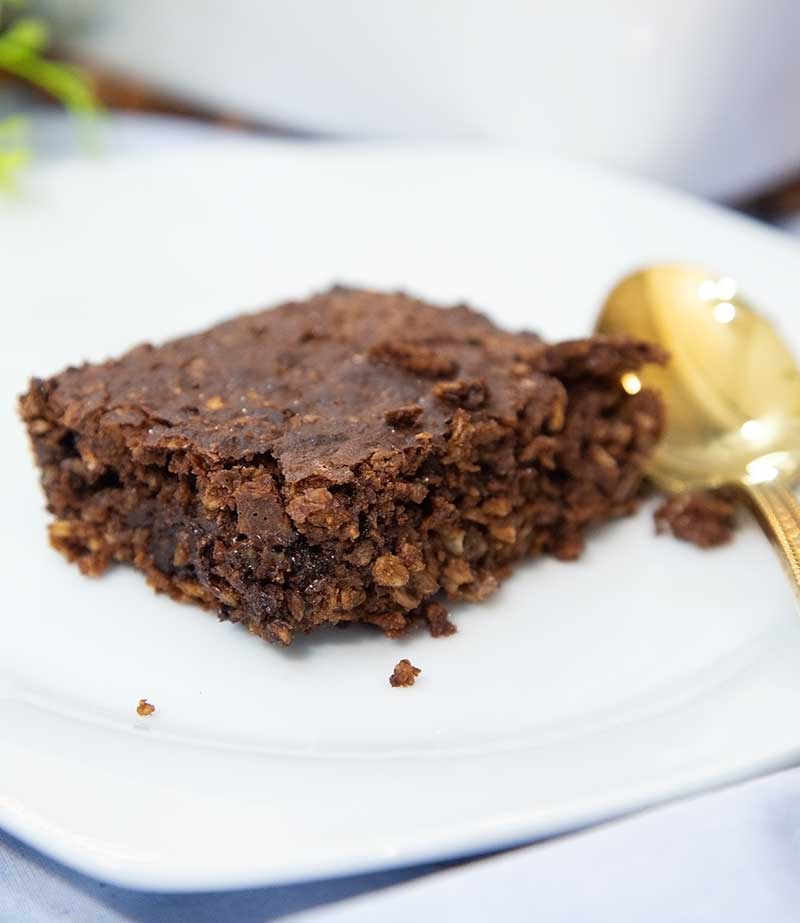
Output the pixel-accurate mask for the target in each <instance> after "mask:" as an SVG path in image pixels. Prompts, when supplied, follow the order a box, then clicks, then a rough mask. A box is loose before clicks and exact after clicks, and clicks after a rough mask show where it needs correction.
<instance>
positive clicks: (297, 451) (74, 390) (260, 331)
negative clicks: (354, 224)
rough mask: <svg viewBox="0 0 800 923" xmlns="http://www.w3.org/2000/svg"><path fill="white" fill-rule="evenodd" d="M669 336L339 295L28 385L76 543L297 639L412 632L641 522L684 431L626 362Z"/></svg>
mask: <svg viewBox="0 0 800 923" xmlns="http://www.w3.org/2000/svg"><path fill="white" fill-rule="evenodd" d="M662 359H663V357H662V355H661V354H660V352H659V351H658V350H657V349H656V348H654V347H651V346H648V345H646V344H643V343H639V342H636V341H633V340H630V339H626V338H613V339H609V338H605V337H594V338H591V339H586V340H576V341H571V342H567V343H561V344H556V345H548V344H546V343H544V342H542V340H540V339H539V338H538V337H537V336H535V335H533V334H530V333H521V334H512V333H507V332H504V331H502V330H499V329H498V328H497V327H495V326H494V325H493V324H492V323H491V322H490V321H489V320H488V319H487V318H486V317H484V316H483V315H481V314H478V313H476V312H474V311H471V310H470V309H468V308H466V307H463V306H459V307H455V308H451V309H441V308H437V307H434V306H431V305H428V304H425V303H423V302H421V301H418V300H416V299H413V298H409V297H407V296H405V295H401V294H379V293H376V292H369V291H358V290H353V289H343V288H336V289H333V290H332V291H330V292H328V293H326V294H323V295H318V296H316V297H314V298H311V299H310V300H308V301H306V302H302V303H289V304H286V305H282V306H281V307H278V308H275V309H273V310H266V311H262V312H260V313H256V314H252V315H244V316H241V317H238V318H235V319H234V320H231V321H228V322H227V323H223V324H220V325H219V326H217V327H214V328H212V329H210V330H208V331H206V332H204V333H201V334H198V335H196V336H190V337H186V338H183V339H180V340H175V341H173V342H171V343H167V344H166V345H164V346H161V347H159V348H156V347H153V346H150V345H145V346H140V347H137V348H136V349H134V350H132V351H131V352H129V353H127V354H126V355H124V356H123V357H122V358H120V359H118V360H115V361H110V362H106V363H102V364H98V365H83V366H81V367H79V368H69V369H67V370H66V371H64V372H62V373H61V374H60V375H57V376H55V377H53V378H50V379H47V380H34V381H33V382H32V383H31V386H30V389H29V391H28V392H27V394H25V395H24V396H23V398H22V399H21V410H22V416H23V418H24V419H25V421H26V423H27V426H28V429H29V432H30V435H31V438H32V441H33V446H34V450H35V453H36V457H37V460H38V463H39V465H40V466H41V469H42V483H43V486H44V490H45V494H46V496H47V502H48V508H49V510H50V511H51V512H52V513H53V514H54V515H55V517H56V518H55V521H54V522H53V524H52V526H51V528H50V535H51V540H52V542H53V544H54V545H55V547H56V548H58V549H59V550H60V551H61V552H63V553H64V554H65V555H67V557H69V558H70V559H71V560H74V561H75V562H76V563H77V564H78V565H79V566H80V567H81V569H82V570H83V571H84V572H85V573H87V574H100V573H102V572H103V571H104V570H105V569H106V567H107V566H108V565H109V564H110V563H111V562H112V561H121V562H128V563H132V564H134V565H135V566H136V567H138V568H140V569H141V570H142V571H144V572H145V573H146V574H147V576H148V578H149V580H150V582H151V583H152V584H153V585H154V586H155V587H156V589H158V590H161V591H164V592H167V593H169V594H171V595H172V596H174V597H175V598H177V599H182V600H189V601H194V602H197V603H200V604H201V605H203V606H206V607H208V608H212V609H214V610H216V611H217V612H218V613H219V615H220V617H222V618H224V619H230V620H233V621H237V622H243V623H244V624H245V625H246V626H247V627H248V628H249V629H250V631H252V632H253V633H254V634H257V635H259V636H261V637H263V638H266V639H268V640H271V641H278V642H280V643H282V644H288V643H289V642H290V641H291V640H292V637H293V635H294V634H295V633H296V632H298V631H300V632H308V631H310V630H312V629H314V628H317V627H319V626H323V625H330V624H336V623H342V622H346V621H362V622H368V623H371V624H373V625H377V626H378V627H380V628H381V629H383V630H384V631H385V632H386V633H387V634H389V635H396V634H400V633H402V632H403V631H404V630H406V629H407V628H408V627H409V625H410V624H412V623H414V622H416V621H420V620H423V621H427V622H428V624H429V626H430V627H431V628H432V630H434V631H435V632H438V633H439V634H443V633H446V632H448V631H449V630H450V628H449V627H448V626H449V623H448V622H447V621H446V615H445V616H444V617H443V615H442V613H441V612H440V611H439V610H438V609H431V608H430V606H429V605H428V604H430V603H431V601H432V600H433V598H434V596H436V595H437V594H438V597H437V598H442V597H449V598H450V599H467V600H481V599H484V598H485V597H486V596H488V595H489V594H490V593H491V592H492V591H493V590H495V589H496V587H497V586H498V583H499V581H500V580H501V579H502V578H503V577H505V576H506V575H507V574H508V572H509V570H510V566H511V565H512V564H513V563H514V562H516V561H519V560H520V559H522V558H524V557H526V556H528V555H538V554H543V553H549V554H552V555H555V556H556V557H559V558H563V559H571V558H574V557H576V556H577V555H578V554H579V553H580V550H581V548H582V546H583V538H584V533H585V532H586V530H587V528H589V527H591V526H593V525H595V524H597V523H600V522H603V521H605V520H607V519H609V518H611V517H614V516H621V515H625V514H627V513H630V512H631V511H632V510H633V509H634V507H635V503H636V499H635V498H636V494H637V490H638V487H639V483H640V479H641V470H642V463H643V461H644V459H645V458H646V456H647V454H648V453H649V452H650V450H651V449H652V447H653V445H654V444H655V442H656V440H657V439H658V437H659V435H660V433H661V428H662V408H661V404H660V402H659V400H658V398H657V397H656V396H655V395H654V394H652V393H650V392H648V391H643V392H641V393H640V394H637V395H635V396H629V395H627V394H626V393H625V392H624V391H623V389H622V388H621V387H620V385H619V376H620V374H621V373H622V372H624V371H626V370H629V369H634V368H637V367H638V366H639V365H641V364H642V363H644V362H649V361H662Z"/></svg>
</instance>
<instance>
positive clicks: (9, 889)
mask: <svg viewBox="0 0 800 923" xmlns="http://www.w3.org/2000/svg"><path fill="white" fill-rule="evenodd" d="M440 867H441V866H436V865H429V866H418V867H415V868H406V869H401V870H398V871H392V872H377V873H374V874H371V875H359V876H356V877H352V878H339V879H332V880H329V881H313V882H308V883H305V884H299V885H285V886H281V887H275V888H253V889H248V890H245V891H228V892H224V893H207V894H155V893H145V892H140V891H130V890H128V889H127V888H116V887H114V886H113V885H107V884H103V883H102V882H99V881H95V880H93V879H91V878H86V877H85V876H84V875H79V874H78V873H77V872H73V871H71V870H70V869H67V868H65V867H64V866H62V865H59V864H58V863H57V862H52V861H51V860H50V859H47V858H45V857H44V856H42V855H41V854H40V853H38V852H36V851H35V850H33V849H30V848H29V847H28V846H25V845H24V844H23V843H20V842H19V840H16V839H14V838H13V837H10V836H8V835H5V834H2V833H0V923H56V921H61V920H64V921H70V923H72V921H75V923H123V921H124V923H266V921H268V920H276V919H279V918H280V917H282V916H284V915H285V914H288V913H295V912H297V911H299V910H305V909H307V908H309V907H315V906H317V905H319V904H327V903H329V902H331V901H339V900H343V899H344V898H346V897H351V896H353V895H354V894H361V893H363V892H365V891H374V890H376V889H378V888H384V887H386V886H387V885H391V884H397V883H399V882H403V881H408V880H409V879H410V878H414V877H416V876H418V875H424V874H426V873H428V872H432V871H435V870H437V869H438V868H440Z"/></svg>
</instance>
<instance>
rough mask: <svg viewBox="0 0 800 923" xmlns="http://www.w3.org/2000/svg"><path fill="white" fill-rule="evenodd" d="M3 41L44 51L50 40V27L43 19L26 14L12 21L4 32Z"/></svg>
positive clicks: (32, 49)
mask: <svg viewBox="0 0 800 923" xmlns="http://www.w3.org/2000/svg"><path fill="white" fill-rule="evenodd" d="M3 41H4V42H12V43H13V44H15V45H19V46H20V47H21V48H26V49H27V50H28V51H42V49H43V48H45V46H46V45H47V43H48V42H49V41H50V28H49V26H48V25H47V23H46V22H45V21H44V20H43V19H39V18H38V17H35V16H24V17H22V18H21V19H17V20H15V21H14V22H12V23H11V25H10V26H9V27H8V28H7V29H6V31H5V33H4V34H3Z"/></svg>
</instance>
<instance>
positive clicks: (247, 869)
mask: <svg viewBox="0 0 800 923" xmlns="http://www.w3.org/2000/svg"><path fill="white" fill-rule="evenodd" d="M662 259H681V260H686V259H688V260H701V261H705V262H707V263H709V264H711V265H712V266H717V267H719V268H720V269H722V270H724V271H726V272H729V273H735V274H737V275H738V277H739V279H740V281H741V283H742V285H743V286H744V288H745V289H746V290H747V292H748V293H750V294H751V296H752V297H753V298H754V299H755V300H756V302H757V303H760V304H762V305H764V306H766V307H768V308H770V309H771V310H772V311H773V312H775V313H776V314H777V315H779V319H780V321H781V324H782V326H783V329H784V330H785V332H786V334H787V335H788V336H789V337H790V338H792V339H793V340H794V341H795V342H800V314H798V313H797V311H796V305H795V302H796V298H797V294H796V293H797V288H798V281H800V272H799V268H800V259H798V252H797V249H796V245H795V244H794V243H792V242H790V241H788V239H785V238H783V237H781V236H779V235H778V234H776V233H772V232H770V231H768V230H765V229H763V228H761V227H759V226H757V225H755V224H753V223H750V222H748V221H746V220H744V219H741V218H737V217H734V216H732V215H729V214H727V213H725V212H722V211H720V210H717V209H715V208H711V207H708V206H705V205H702V204H699V203H696V202H693V201H691V200H688V199H686V198H682V197H678V196H676V195H673V194H670V193H667V192H664V191H660V190H658V189H654V188H652V187H649V186H645V185H642V184H639V183H634V182H631V181H628V180H625V179H621V178H617V177H614V176H610V175H607V174H605V173H599V172H596V171H594V170H590V169H587V168H582V167H574V166H565V165H558V164H555V163H547V162H537V161H532V160H530V159H525V158H524V157H522V156H521V155H520V156H518V155H514V154H500V153H492V152H486V153H477V152H475V153H465V152H457V151H455V150H450V151H448V150H441V149H439V150H432V151H427V152H419V151H418V152H403V151H399V150H397V149H395V150H389V149H375V148H372V149H370V148H359V149H355V148H349V149H348V148H339V149H329V148H325V147H307V148H304V149H301V148H297V147H292V146H287V145H261V144H252V145H247V146H245V145H238V144H237V145H235V146H232V147H231V148H229V149H227V148H220V149H216V148H215V149H213V150H206V151H205V152H203V153H199V154H198V155H197V156H193V157H189V156H188V155H187V153H186V152H185V151H184V152H182V153H181V154H180V155H179V156H176V157H175V158H173V159H169V158H168V157H164V156H163V155H161V156H160V157H159V158H158V159H153V160H147V159H140V158H132V159H128V160H125V159H120V160H109V161H105V162H102V161H100V162H93V161H86V162H80V163H72V164H65V165H61V166H55V167H52V168H50V169H46V170H43V171H41V172H39V173H37V174H35V175H34V176H33V177H31V179H30V182H29V184H28V186H27V188H26V190H25V193H24V195H23V196H22V197H21V199H20V200H19V201H16V202H13V203H9V204H5V205H4V206H3V209H2V212H0V262H1V264H2V306H3V308H2V310H3V322H4V324H5V328H4V329H5V334H4V336H3V337H2V338H0V342H1V344H2V345H0V350H2V354H1V359H2V393H3V395H4V398H3V401H2V410H1V412H2V422H1V424H0V425H1V426H2V445H3V454H2V461H0V465H2V468H1V469H0V470H1V473H2V478H0V483H2V489H3V519H2V522H3V526H2V533H0V542H2V544H1V545H0V562H2V565H1V566H2V569H3V571H2V573H3V597H2V598H3V606H2V613H3V626H2V644H0V727H1V728H2V733H1V734H0V823H2V824H3V825H5V826H6V827H7V828H8V829H9V830H10V831H12V832H13V833H15V834H17V835H19V836H21V837H22V838H24V839H25V840H27V841H29V842H31V843H33V844H34V845H36V846H38V847H39V848H41V849H43V850H45V851H46V852H48V853H51V854H52V855H54V856H57V857H58V858H60V859H62V860H63V861H65V862H68V863H70V864H71V865H74V866H76V867H78V868H80V869H82V870H84V871H86V872H89V873H91V874H94V875H97V876H100V877H102V878H107V879H111V880H113V881H116V882H121V883H124V884H128V885H133V886H139V887H146V888H179V889H180V888H208V887H214V888H218V887H227V886H236V885H244V884H251V883H268V882H277V881H287V880H292V879H300V878H306V877H312V876H323V875H331V874H339V873H346V872H355V871H359V870H365V869H370V868H375V867H378V866H385V865H391V864H400V863H407V862H412V861H416V860H421V859H427V858H431V857H436V856H443V855H450V854H456V853H464V852H466V851H470V850H483V849H489V848H491V847H495V846H499V845H502V844H508V843H511V842H514V841H521V840H523V839H528V838H532V837H535V836H540V835H544V834H551V833H555V832H558V831H564V830H566V829H569V828H574V827H575V826H577V825H580V824H585V823H587V822H590V821H596V820H598V819H600V818H605V817H609V816H611V815H614V814H616V813H619V812H623V811H627V810H631V809H633V808H636V807H637V806H641V805H643V804H647V803H652V802H654V801H656V800H659V799H664V798H667V797H671V796H675V795H679V794H682V793H685V792H689V791H693V790H697V789H700V788H702V787H704V786H711V785H717V784H720V783H722V782H725V781H727V780H731V779H734V778H739V777H743V776H745V775H749V774H752V773H755V772H759V771H762V770H765V769H767V768H769V767H774V766H778V765H781V764H785V763H787V762H789V761H791V760H793V759H794V758H796V757H797V756H798V755H800V729H799V726H798V720H797V716H798V714H800V668H798V667H799V665H800V624H798V622H797V619H796V613H795V611H794V607H793V603H792V598H791V594H790V592H789V589H788V587H787V586H786V585H785V584H784V582H783V578H782V576H781V573H780V570H779V567H778V565H777V563H776V562H775V561H774V560H773V558H772V554H771V551H770V549H769V547H768V545H767V543H766V541H765V540H763V539H762V537H761V536H760V534H759V533H758V532H757V531H756V530H755V528H753V527H751V526H749V525H746V526H745V528H744V529H743V530H742V532H741V534H740V535H739V536H738V538H737V540H736V542H735V544H734V545H732V546H731V547H729V548H726V549H723V550H719V551H714V552H709V553H702V552H699V551H697V550H695V549H692V548H690V547H688V546H686V545H683V544H681V543H679V542H676V541H674V540H672V539H669V538H656V537H655V536H654V534H653V525H652V521H651V518H650V513H649V510H647V509H645V510H643V511H642V513H641V514H640V515H639V516H637V517H635V518H633V519H630V520H628V521H625V522H621V523H618V524H615V525H612V526H610V527H608V528H606V529H603V530H602V533H600V534H598V535H596V536H595V538H594V541H592V542H591V543H590V545H589V548H588V551H587V553H586V555H585V557H584V558H583V559H582V560H581V561H580V562H578V563H576V564H561V563H557V562H555V561H541V562H538V563H534V564H532V565H529V566H526V567H523V568H521V569H520V571H519V572H518V573H517V574H516V576H515V577H514V578H513V579H511V580H509V581H508V583H507V584H506V585H505V587H504V588H503V589H502V591H501V592H500V593H498V594H497V596H495V597H494V598H493V599H492V600H491V601H489V602H486V603H485V604H483V605H480V606H472V607H467V606H465V607H459V609H458V610H457V613H456V616H455V617H456V621H457V623H458V627H459V631H458V634H457V635H455V636H454V637H452V638H449V639H446V640H444V639H439V640H434V639H432V638H430V637H426V636H425V635H424V634H422V633H419V634H417V635H414V636H412V637H409V638H406V639H403V640H400V641H389V640H387V639H385V638H383V637H382V636H381V635H380V634H378V633H374V632H373V633H367V632H364V633H359V632H358V631H351V632H331V633H330V634H328V635H324V636H321V637H318V638H313V639H310V640H307V641H302V640H301V641H300V642H299V643H297V644H296V645H295V646H293V647H292V648H291V649H289V650H288V651H287V650H281V649H278V648H275V647H270V646H268V645H266V644H263V643H261V642H259V641H257V640H255V639H254V638H252V637H250V636H249V635H247V633H246V632H244V631H242V630H240V629H238V628H237V627H235V626H232V625H230V624H218V623H217V622H216V620H215V619H214V618H213V617H211V616H209V615H208V614H206V613H203V612H202V611H200V610H196V609H194V608H192V607H190V606H184V605H179V604H177V603H175V602H171V601H170V600H168V599H166V598H163V597H157V596H155V595H154V594H153V593H152V592H151V590H150V589H149V588H148V587H147V586H146V585H145V583H144V581H143V580H142V578H141V577H140V576H139V575H138V574H135V573H133V572H132V571H130V570H125V569H119V570H116V571H114V572H113V573H111V574H110V575H108V576H107V577H105V578H103V579H101V580H96V581H95V580H88V579H86V578H84V577H82V576H80V574H79V573H78V571H77V570H76V569H74V568H73V567H70V566H68V565H67V564H66V563H65V562H64V561H63V560H62V559H61V558H60V557H59V556H58V555H57V554H56V553H55V552H53V551H52V550H50V549H49V547H48V546H47V543H46V540H45V535H44V523H45V514H44V512H43V510H42V499H41V496H40V493H39V488H38V486H37V484H36V478H35V475H34V472H33V469H32V466H31V462H30V459H29V457H28V451H27V447H26V444H25V439H24V437H23V432H22V428H21V426H20V424H19V423H18V422H17V420H16V418H15V415H14V410H13V406H12V404H13V395H14V394H15V393H17V392H19V391H20V390H21V389H22V388H23V387H24V385H25V382H26V377H27V376H28V375H29V374H30V373H34V372H35V373H38V374H44V373H50V372H54V371H56V370H58V369H59V368H60V367H61V366H63V365H65V364H68V363H70V362H76V361H79V360H81V359H84V358H92V359H99V358H101V357H103V356H106V355H108V354H113V353H116V352H118V351H120V350H122V349H124V348H126V347H127V346H129V345H131V344H132V343H134V342H137V341H141V340H143V339H146V338H148V339H149V338H152V339H156V340H158V339H161V338H164V337H166V336H168V335H172V334H177V333H180V332H183V331H187V330H191V329H194V328H199V327H202V326H204V325H206V324H208V323H209V322H211V321H213V320H216V319H217V318H220V317H224V316H225V315H229V314H232V313H234V312H236V311H238V310H240V309H242V308H247V307H254V306H257V305H261V304H263V303H269V302H272V301H275V300H277V299H280V298H283V297H285V296H290V295H303V294H304V293H306V292H309V291H311V290H313V289H316V288H319V287H322V286H327V285H329V284H330V283H331V282H333V281H335V280H342V281H346V282H352V283H360V284H365V285H371V286H381V287H387V288H395V287H401V286H402V287H404V288H408V289H410V290H412V291H414V292H418V293H420V294H422V295H425V296H428V297H430V298H432V299H434V300H440V301H444V302H447V301H454V300H459V299H463V298H466V299H469V300H470V301H471V302H473V303H474V304H476V305H478V306H481V307H484V308H486V309H488V310H489V311H490V312H491V313H492V314H493V316H494V317H495V318H496V319H497V320H498V321H499V322H501V323H503V324H506V325H508V326H510V327H521V326H529V327H535V328H538V329H540V330H542V331H543V332H544V333H545V334H547V335H548V336H551V337H560V336H569V335H575V334H582V333H584V332H586V331H587V330H589V328H590V327H591V323H592V318H593V315H594V313H595V311H596V310H597V307H598V305H599V303H600V300H601V298H602V296H603V293H604V292H605V290H606V288H607V287H608V286H609V285H610V284H611V283H612V282H613V280H614V279H615V278H616V277H617V276H618V275H619V274H620V273H622V272H624V271H626V270H629V269H631V268H633V267H635V266H637V265H639V264H642V263H646V262H648V261H651V260H662ZM400 657H409V658H410V659H411V660H412V661H413V662H414V663H416V664H418V665H420V666H421V667H422V669H423V673H422V676H421V678H420V680H419V681H418V683H417V685H416V686H415V687H414V688H413V689H399V690H397V689H391V688H390V687H389V685H388V682H387V678H388V676H389V673H390V672H391V669H392V667H393V665H394V663H395V662H396V661H397V660H398V659H399V658H400ZM143 696H146V697H147V698H148V699H149V700H150V701H151V702H153V703H155V705H156V706H157V712H156V713H155V715H153V716H152V717H151V718H148V719H142V718H138V717H137V716H136V714H135V706H136V703H137V701H138V699H139V698H140V697H143Z"/></svg>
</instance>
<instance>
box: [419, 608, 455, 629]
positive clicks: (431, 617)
mask: <svg viewBox="0 0 800 923" xmlns="http://www.w3.org/2000/svg"><path fill="white" fill-rule="evenodd" d="M448 616H449V613H448V611H447V609H446V607H445V606H443V605H442V604H441V603H440V602H436V601H433V602H429V603H426V604H425V605H424V606H423V607H422V617H423V618H424V619H425V623H426V624H427V626H428V631H429V632H430V633H431V637H433V638H447V637H449V636H450V635H452V634H455V632H456V630H457V629H456V626H455V625H454V624H453V623H452V622H451V621H450V619H449V617H448Z"/></svg>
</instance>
